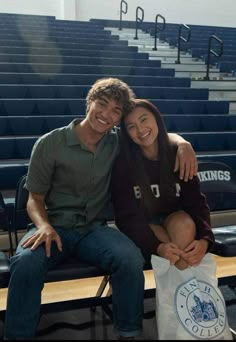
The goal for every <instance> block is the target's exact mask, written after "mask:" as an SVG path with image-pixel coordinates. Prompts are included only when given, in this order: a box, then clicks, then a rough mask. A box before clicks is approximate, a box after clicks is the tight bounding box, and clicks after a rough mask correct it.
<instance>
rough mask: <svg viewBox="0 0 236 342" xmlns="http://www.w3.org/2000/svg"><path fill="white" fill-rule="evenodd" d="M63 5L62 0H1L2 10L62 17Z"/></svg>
mask: <svg viewBox="0 0 236 342" xmlns="http://www.w3.org/2000/svg"><path fill="white" fill-rule="evenodd" d="M63 2H64V1H63ZM61 5H62V0H50V1H49V0H0V12H1V13H22V14H37V15H52V16H56V17H61V15H62V13H61V11H62V7H61Z"/></svg>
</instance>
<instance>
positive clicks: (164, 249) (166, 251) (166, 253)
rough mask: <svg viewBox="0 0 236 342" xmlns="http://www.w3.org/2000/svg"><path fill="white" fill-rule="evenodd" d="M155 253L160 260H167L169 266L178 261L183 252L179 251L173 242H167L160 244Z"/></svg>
mask: <svg viewBox="0 0 236 342" xmlns="http://www.w3.org/2000/svg"><path fill="white" fill-rule="evenodd" d="M157 253H158V255H160V256H161V257H162V258H165V259H167V260H169V261H170V263H171V265H174V264H175V263H176V262H177V261H179V259H180V256H181V255H182V254H183V251H182V250H181V249H179V248H178V247H177V246H176V244H174V243H173V242H167V243H160V245H159V246H158V247H157Z"/></svg>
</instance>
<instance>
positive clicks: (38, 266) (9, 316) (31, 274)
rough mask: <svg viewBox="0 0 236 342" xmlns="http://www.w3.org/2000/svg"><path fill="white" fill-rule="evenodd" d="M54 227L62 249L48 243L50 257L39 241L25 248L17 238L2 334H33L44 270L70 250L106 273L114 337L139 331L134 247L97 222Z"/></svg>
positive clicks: (139, 284) (140, 289)
mask: <svg viewBox="0 0 236 342" xmlns="http://www.w3.org/2000/svg"><path fill="white" fill-rule="evenodd" d="M34 231H35V228H33V229H31V230H30V231H29V232H28V233H27V234H26V235H25V237H23V239H22V240H24V239H25V238H26V237H28V236H29V235H32V234H33V233H34ZM56 231H57V232H58V234H59V236H60V238H61V241H62V247H63V251H62V252H60V251H58V249H57V247H56V244H55V242H53V243H52V248H51V257H50V258H47V257H46V255H45V248H44V244H42V245H40V246H39V247H38V248H37V249H36V250H34V251H31V250H30V248H26V249H23V248H22V247H21V243H19V246H18V248H17V252H16V254H15V255H14V256H13V257H12V259H11V266H10V272H11V277H10V281H9V286H8V299H7V311H6V319H5V328H4V329H5V334H4V336H5V338H6V339H10V340H13V339H32V338H33V337H34V336H35V334H36V330H37V326H38V323H39V319H40V304H41V291H42V289H43V287H44V280H45V275H46V273H47V270H48V269H50V268H53V267H56V265H58V264H59V263H60V262H61V261H62V260H64V259H65V258H67V257H68V256H71V255H73V256H74V257H75V258H78V259H80V260H81V261H87V262H89V263H91V264H94V265H96V266H99V267H100V268H102V269H104V270H106V271H108V272H109V273H110V274H111V286H112V309H113V320H114V329H115V331H116V332H117V334H118V335H120V336H137V335H140V334H141V332H142V319H143V297H144V296H143V295H144V274H143V266H144V260H143V257H142V254H141V252H140V250H139V249H138V248H137V247H136V246H135V244H134V243H133V242H132V241H131V240H130V239H129V238H128V237H127V236H125V235H124V234H122V233H121V232H120V231H118V230H117V229H115V228H111V227H109V226H107V225H103V224H101V223H99V222H96V223H93V224H91V225H88V226H86V227H82V228H80V229H78V230H64V229H61V228H56Z"/></svg>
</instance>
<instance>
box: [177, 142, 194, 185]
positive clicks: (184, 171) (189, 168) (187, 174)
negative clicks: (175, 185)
mask: <svg viewBox="0 0 236 342" xmlns="http://www.w3.org/2000/svg"><path fill="white" fill-rule="evenodd" d="M197 168H198V163H197V157H196V154H195V151H194V150H193V148H192V145H191V144H190V143H189V142H188V141H185V142H181V143H179V144H178V150H177V154H176V159H175V168H174V172H176V171H178V170H179V178H180V179H183V180H184V181H185V182H187V181H188V180H189V179H192V178H193V176H196V175H197Z"/></svg>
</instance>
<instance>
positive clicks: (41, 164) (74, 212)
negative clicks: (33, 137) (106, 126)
mask: <svg viewBox="0 0 236 342" xmlns="http://www.w3.org/2000/svg"><path fill="white" fill-rule="evenodd" d="M76 122H77V120H74V121H72V122H71V123H70V124H69V125H68V126H65V127H61V128H58V129H55V130H53V131H52V132H49V133H47V134H45V135H43V136H42V137H40V138H39V139H38V140H37V142H36V143H35V145H34V147H33V150H32V154H31V158H30V164H29V169H28V175H27V180H26V188H27V189H28V190H29V191H31V192H34V193H38V194H41V195H44V196H45V204H46V207H47V211H48V216H49V221H50V223H51V224H52V225H54V226H58V227H63V228H68V229H74V228H77V227H81V226H83V225H87V224H89V223H91V222H92V221H94V220H100V219H105V218H106V217H105V208H106V207H107V205H108V204H109V202H110V191H109V186H110V175H111V168H112V164H113V161H114V159H115V157H116V156H117V153H118V134H117V128H115V129H114V130H112V131H110V132H107V133H106V134H105V135H104V137H103V138H102V139H101V140H100V141H99V143H98V145H97V149H96V152H95V153H93V152H91V151H90V150H89V149H88V148H87V147H86V146H85V145H83V144H82V142H81V141H80V140H79V138H78V136H77V135H76V133H75V124H76Z"/></svg>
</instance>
